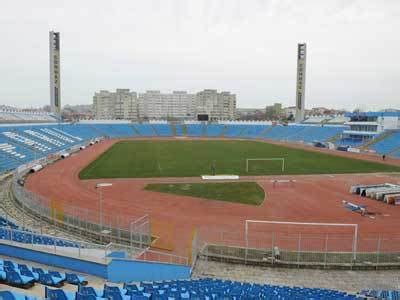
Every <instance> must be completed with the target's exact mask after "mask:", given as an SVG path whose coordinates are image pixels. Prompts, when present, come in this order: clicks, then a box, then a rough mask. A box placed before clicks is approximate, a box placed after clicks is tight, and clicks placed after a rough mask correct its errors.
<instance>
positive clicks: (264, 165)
mask: <svg viewBox="0 0 400 300" xmlns="http://www.w3.org/2000/svg"><path fill="white" fill-rule="evenodd" d="M263 171H274V172H282V173H283V172H285V158H283V157H275V158H247V159H246V172H247V173H249V172H263Z"/></svg>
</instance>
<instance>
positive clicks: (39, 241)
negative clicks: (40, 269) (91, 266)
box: [0, 227, 111, 262]
mask: <svg viewBox="0 0 400 300" xmlns="http://www.w3.org/2000/svg"><path fill="white" fill-rule="evenodd" d="M0 242H1V243H5V244H10V245H13V246H19V247H24V248H30V249H34V250H36V251H44V252H47V253H54V254H61V255H64V256H71V257H78V258H82V259H87V260H91V261H98V262H106V261H107V255H108V253H109V252H110V251H111V250H110V246H109V245H99V244H95V243H90V242H84V241H73V240H70V239H65V238H61V237H56V236H53V235H46V234H39V233H35V232H32V231H27V230H19V229H13V228H6V227H2V228H0Z"/></svg>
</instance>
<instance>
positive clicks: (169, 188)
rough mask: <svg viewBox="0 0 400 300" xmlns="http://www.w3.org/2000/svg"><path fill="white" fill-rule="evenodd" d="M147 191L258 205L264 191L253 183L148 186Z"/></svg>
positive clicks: (262, 198)
mask: <svg viewBox="0 0 400 300" xmlns="http://www.w3.org/2000/svg"><path fill="white" fill-rule="evenodd" d="M145 189H146V190H148V191H155V192H161V193H169V194H175V195H184V196H192V197H200V198H205V199H212V200H220V201H228V202H236V203H243V204H250V205H260V204H261V203H262V202H263V201H264V196H265V194H264V190H263V189H262V187H260V186H259V185H258V184H257V183H255V182H224V183H177V184H168V183H166V184H158V183H157V184H148V185H147V186H146V187H145Z"/></svg>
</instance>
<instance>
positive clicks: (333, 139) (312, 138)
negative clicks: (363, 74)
mask: <svg viewBox="0 0 400 300" xmlns="http://www.w3.org/2000/svg"><path fill="white" fill-rule="evenodd" d="M348 129H349V127H348V126H345V125H328V124H324V125H316V124H305V123H303V124H289V125H287V126H286V125H273V124H271V123H267V122H221V123H202V122H187V123H167V122H149V123H130V122H124V121H101V122H100V121H94V122H81V123H74V124H72V123H49V122H47V123H42V124H34V123H29V124H26V123H25V124H9V123H8V124H2V125H0V172H1V173H7V172H9V171H12V170H14V169H23V168H25V171H26V170H29V167H30V166H31V165H32V164H31V163H32V162H38V163H41V161H42V159H43V161H45V160H52V159H53V158H54V157H56V156H60V155H61V154H62V153H69V152H75V151H79V149H80V148H81V146H88V145H90V144H91V143H95V141H97V140H99V139H118V138H122V139H124V138H141V139H142V138H160V139H162V138H173V137H179V138H180V139H182V138H185V137H187V138H197V137H199V138H210V139H215V138H227V139H246V140H253V139H254V140H265V141H276V142H283V143H298V144H301V145H310V146H312V145H313V143H315V142H316V141H319V142H322V143H328V142H330V143H336V145H343V144H345V142H344V141H345V139H342V138H341V137H342V135H343V132H345V131H346V130H348ZM380 137H381V139H376V142H375V143H371V144H368V145H367V146H366V147H367V150H368V151H375V152H377V153H386V154H389V155H392V156H396V155H397V156H399V157H400V148H399V147H400V132H399V131H397V130H391V131H386V132H385V133H381V135H380ZM363 142H364V141H362V142H361V143H360V144H357V145H358V146H360V145H364V143H363ZM102 144H103V143H100V144H99V145H97V146H100V147H101V146H102ZM357 145H356V144H354V145H353V146H357ZM97 146H96V147H97ZM89 152H90V151H89ZM82 154H84V152H83V153H82ZM66 162H68V160H67V161H66ZM27 167H28V169H26V168H27ZM39 174H40V173H39ZM21 185H23V183H21ZM290 188H292V187H290ZM290 188H287V189H290ZM277 189H278V188H277ZM11 190H12V192H13V193H14V194H15V195H17V196H18V193H23V190H24V189H23V187H21V186H20V183H18V182H15V181H13V182H12V189H11ZM96 192H97V191H96ZM277 193H278V192H277ZM26 195H29V197H32V196H31V194H26ZM26 195H24V196H26ZM31 201H32V204H31V206H30V207H28V206H24V205H25V204H22V203H19V204H18V202H16V203H17V204H16V205H21V207H19V208H18V209H19V210H18V211H19V212H21V211H28V210H29V211H30V218H32V221H31V224H32V223H34V222H35V221H36V222H37V220H38V218H39V217H40V218H41V219H40V222H42V221H43V222H44V223H46V222H47V223H50V224H53V225H54V226H55V225H56V224H57V226H58V227H57V228H59V227H63V228H64V230H65V228H68V230H71V231H70V233H69V236H68V235H67V234H65V235H64V233H63V234H61V236H54V235H53V234H51V232H52V229H51V228H50V229H48V228H45V230H44V232H41V230H38V229H37V228H32V227H30V226H26V224H21V221H20V220H15V219H12V218H5V217H1V216H0V241H1V243H2V244H1V245H0V248H1V247H3V248H2V249H3V254H4V253H6V254H8V255H9V256H10V257H11V258H4V259H3V260H0V276H1V278H2V279H3V282H4V283H5V284H7V285H10V286H15V285H17V286H20V287H24V288H28V290H26V291H25V290H24V291H21V290H17V291H15V290H10V291H9V292H7V293H11V294H4V297H9V298H10V299H13V298H12V297H13V293H14V297H23V295H25V296H27V297H39V298H41V297H46V298H49V299H89V298H90V299H92V298H93V297H105V298H109V299H125V298H127V297H130V298H131V299H149V298H151V297H152V298H151V299H211V298H212V299H241V297H242V296H244V295H246V297H247V298H246V299H260V298H262V297H265V298H268V297H272V298H273V297H275V298H276V297H278V298H289V299H290V298H304V299H314V298H315V299H358V298H357V297H360V295H357V294H356V292H355V291H353V293H350V294H349V292H348V291H339V290H336V289H323V288H305V287H302V286H291V285H287V286H286V285H274V284H256V283H244V282H239V281H229V280H226V281H224V280H219V279H210V278H204V279H198V280H190V272H191V271H192V268H193V267H194V265H195V263H196V258H197V255H199V256H200V255H204V251H206V252H207V255H208V257H210V259H216V260H217V259H222V258H221V257H220V256H218V255H222V254H223V253H225V251H226V252H227V253H228V252H229V253H230V254H229V255H232V253H231V251H233V250H232V249H230V248H228V247H225V246H224V247H222V248H219V247H216V246H213V245H208V246H207V247H204V249H202V251H203V252H195V251H194V250H195V248H194V246H193V245H192V248H191V249H192V250H193V253H190V254H188V255H187V256H182V255H181V253H179V254H175V253H165V252H162V251H159V250H156V249H150V248H146V247H147V246H149V245H151V243H152V242H151V241H152V239H155V240H156V241H157V240H158V239H159V236H157V235H154V236H153V235H151V236H150V234H149V232H147V231H141V229H140V228H141V226H142V225H143V224H145V226H150V225H149V223H145V222H147V221H146V220H147V219H146V218H145V219H144V220H145V222H144V223H143V224H142V223H140V224H139V225H138V224H137V223H136V222H137V220H139V219H140V218H136V216H135V218H133V221H132V220H125V219H119V220H117V221H115V219H112V216H113V214H111V213H109V215H107V214H104V215H103V217H104V218H105V219H107V221H108V222H109V224H108V226H109V227H105V226H103V225H101V226H100V225H98V224H95V222H93V221H92V220H90V218H91V217H90V213H91V212H90V211H89V212H86V213H87V214H88V215H89V217H87V218H88V219H86V221H85V222H83V221H82V220H81V219H79V218H74V217H72V212H73V213H75V214H76V215H75V216H79V214H83V213H82V212H84V210H82V211H78V208H74V209H73V210H70V208H68V207H66V206H62V205H59V206H58V205H57V203H56V202H54V201H50V202H48V203H46V209H42V208H41V209H42V210H35V208H37V207H39V206H40V205H39V204H40V203H41V202H40V201H44V200H43V199H40V198H39V197H38V198H35V199H33V198H31ZM35 201H38V202H35ZM35 203H36V204H37V205H35ZM17 214H18V213H17ZM94 214H95V213H94ZM96 217H97V215H96V216H94V218H96ZM144 217H145V216H144ZM35 218H36V219H35ZM92 218H93V216H92ZM60 220H63V221H62V223H61V221H60ZM114 221H115V222H120V223H118V224H119V225H121V223H123V224H125V225H126V224H129V225H128V227H126V226H125V227H122V226H121V227H118V228H116V227H114V225H115V224H116V223H113V222H114ZM60 224H62V225H60ZM132 224H133V225H132ZM153 226H154V224H153ZM158 226H163V227H165V228H166V227H168V226H167V225H166V224H162V225H158ZM82 228H84V230H82ZM138 228H139V229H138ZM165 228H164V229H165ZM82 231H84V232H83V233H82ZM200 233H201V231H200V230H199V231H198V233H196V234H199V236H200ZM74 234H76V236H77V237H78V236H79V239H78V238H74V237H73V235H74ZM71 235H72V237H71ZM232 240H234V238H232ZM293 240H295V239H293ZM193 241H195V239H193ZM302 241H303V242H306V241H308V240H307V239H306V237H303V240H302ZM360 241H361V242H362V240H361V239H360ZM385 241H386V240H385ZM162 242H163V241H162V239H161V242H160V244H162ZM364 242H365V241H364ZM380 242H381V240H379V243H380ZM325 243H326V242H325ZM382 243H383V240H382ZM138 244H139V245H140V246H138ZM295 244H296V245H299V244H298V243H297V242H295ZM365 244H366V242H365V243H361V244H360V245H361V246H360V247H364V246H365ZM109 245H111V246H109ZM113 245H114V246H113ZM115 245H118V247H117V246H115ZM329 245H334V244H333V242H332V244H329ZM379 245H380V244H379ZM385 245H387V241H386V242H385ZM312 246H314V245H313V244H312V242H309V244H308V247H309V249H311V248H312ZM108 247H114V248H108ZM318 247H319V246H318ZM318 247H317V248H318ZM332 247H333V246H332ZM15 248H18V249H24V250H23V251H22V250H18V251H17V252H15ZM143 248H145V249H146V250H145V251H144V250H143ZM317 248H316V249H317ZM116 249H118V250H116ZM160 249H163V248H160ZM318 249H319V248H318ZM28 250H29V251H28ZM19 251H20V252H19ZM213 251H214V252H213ZM235 251H238V250H235ZM350 251H351V250H350ZM39 252H40V253H46V255H44V256H43V257H40V256H35V255H36V254H37V253H39ZM317 252H318V251H317ZM32 253H36V254H32ZM281 253H282V255H288V256H290V259H294V260H296V262H297V263H298V260H299V259H300V258H299V256H296V257H292V256H291V252H290V251H288V252H287V253H286V252H284V251H283V250H281ZM50 254H51V256H47V255H50ZM247 254H248V253H247V252H246V253H244V252H243V251H239V253H238V255H239V256H240V255H243V257H244V259H245V261H246V260H247V259H248V258H247ZM251 255H252V259H254V260H260V261H261V260H264V259H266V258H265V256H266V255H267V256H268V259H269V258H270V256H273V253H272V252H271V253H270V252H266V251H264V252H262V253H261V252H259V251H255V250H253V251H252V253H251ZM301 255H303V254H301ZM59 256H62V257H64V258H65V257H67V258H68V260H67V261H64V260H60V259H59V258H58V257H59ZM317 256H318V255H317ZM55 257H57V258H55ZM14 258H15V259H25V258H29V260H31V261H32V265H31V264H29V263H20V262H18V261H14ZM302 258H303V256H302ZM320 258H321V257H319V256H318V257H317V258H314V259H315V261H313V263H314V264H315V265H317V264H318V263H319V261H317V259H320ZM322 259H324V258H323V257H322ZM327 259H328V260H335V259H337V260H343V261H344V262H345V264H346V266H347V265H351V264H352V263H357V264H359V265H361V264H363V263H364V262H363V260H368V259H370V256H368V255H364V256H361V255H360V258H358V260H357V261H356V260H354V261H351V259H352V256H348V253H345V254H344V255H342V256H340V257H339V255H338V254H336V253H335V254H334V255H331V254H329V255H327V254H325V264H326V260H327ZM390 259H392V258H390ZM88 260H89V261H91V262H93V263H94V264H91V263H89V262H88ZM236 260H237V261H238V259H237V258H236ZM46 261H51V263H49V264H48V265H46ZM83 262H84V263H83ZM247 262H248V261H247ZM35 263H41V264H43V263H44V264H45V267H43V266H42V267H41V268H40V267H38V266H36V265H35ZM145 263H146V264H145ZM290 263H294V262H292V261H291V262H290ZM332 263H333V262H332ZM53 268H62V269H65V270H64V271H62V272H61V271H59V270H57V271H54V270H53ZM154 268H157V270H159V271H154V270H155V269H154ZM131 269H135V270H141V272H129V271H127V270H131ZM81 273H85V274H89V276H98V277H99V278H100V280H103V281H102V282H104V281H105V280H108V281H110V282H125V283H130V282H132V281H134V282H135V284H125V285H124V286H122V285H119V286H113V287H110V286H100V287H99V286H95V287H94V289H91V288H86V287H82V286H81V287H79V288H75V290H74V291H73V292H72V293H71V289H70V288H69V289H64V288H63V287H62V286H63V284H64V283H66V284H67V283H70V284H77V283H83V282H85V281H86V278H83V277H82V275H81ZM85 277H86V275H85ZM177 279H183V280H177ZM144 280H146V282H144ZM34 285H36V286H41V285H43V287H42V288H41V290H40V292H39V296H38V295H37V294H31V293H30V290H31V288H32V287H33V286H34ZM89 285H90V286H92V285H91V282H90V281H89ZM45 286H51V287H57V288H59V289H58V290H53V289H48V288H45ZM363 292H364V295H369V294H373V295H387V294H389V295H397V292H396V291H390V292H387V293H386V292H385V291H383V292H382V291H371V290H368V291H363ZM3 293H6V292H3ZM374 293H375V294H374ZM141 297H142V298H141ZM143 297H144V298H143ZM207 297H208V298H207ZM210 297H211V298H210ZM220 297H223V298H220ZM361 297H363V296H361Z"/></svg>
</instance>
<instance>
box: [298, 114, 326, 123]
mask: <svg viewBox="0 0 400 300" xmlns="http://www.w3.org/2000/svg"><path fill="white" fill-rule="evenodd" d="M330 119H331V117H329V116H310V117H308V118H307V119H305V120H304V121H303V123H304V124H322V123H324V122H327V121H329V120H330Z"/></svg>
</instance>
